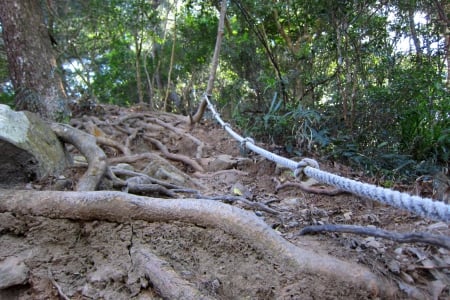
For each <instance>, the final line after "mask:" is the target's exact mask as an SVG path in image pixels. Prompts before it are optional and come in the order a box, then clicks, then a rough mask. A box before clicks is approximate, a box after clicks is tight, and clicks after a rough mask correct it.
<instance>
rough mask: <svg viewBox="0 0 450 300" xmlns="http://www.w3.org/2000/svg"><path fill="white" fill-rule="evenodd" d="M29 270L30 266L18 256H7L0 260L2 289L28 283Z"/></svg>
mask: <svg viewBox="0 0 450 300" xmlns="http://www.w3.org/2000/svg"><path fill="white" fill-rule="evenodd" d="M28 272H29V269H28V267H27V266H26V265H25V263H24V262H23V261H22V260H21V259H19V258H18V257H15V256H10V257H8V258H6V259H5V260H4V261H2V262H0V290H1V289H6V288H8V287H11V286H15V285H20V284H24V283H26V282H27V281H28Z"/></svg>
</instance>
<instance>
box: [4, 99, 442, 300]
mask: <svg viewBox="0 0 450 300" xmlns="http://www.w3.org/2000/svg"><path fill="white" fill-rule="evenodd" d="M83 115H84V117H83ZM179 124H181V119H179V117H177V116H173V115H170V114H155V113H149V112H146V111H144V110H142V109H141V108H133V109H123V108H121V109H119V108H116V107H105V108H102V109H101V111H94V110H93V111H92V112H91V113H87V114H86V113H84V114H83V113H81V114H80V115H79V116H78V117H77V118H76V119H74V120H73V121H72V125H73V126H75V127H77V128H80V129H82V130H85V131H88V132H90V133H91V134H93V135H95V136H96V137H99V138H100V140H101V138H102V137H104V138H107V139H110V140H114V141H117V142H118V143H119V144H120V145H123V146H125V147H126V148H127V149H128V150H129V153H126V155H125V154H124V153H122V152H123V149H121V148H120V147H119V146H117V145H112V144H109V145H107V143H106V142H105V143H100V142H99V144H102V148H103V149H104V151H105V152H106V153H107V154H108V157H109V158H110V161H109V162H110V165H112V166H117V165H118V164H120V165H119V166H120V168H121V169H122V170H128V171H130V172H137V173H140V174H143V173H145V174H147V175H148V176H151V177H152V178H158V179H159V180H161V181H164V182H170V184H173V185H176V186H177V187H183V188H184V190H180V189H178V190H177V189H176V188H168V192H167V190H156V191H155V190H150V189H144V190H141V191H140V194H143V195H147V196H157V197H161V198H171V197H172V196H176V197H193V196H196V197H198V196H199V195H202V196H204V198H207V199H209V200H205V201H224V200H225V201H224V202H226V203H229V205H233V206H237V207H240V208H242V209H245V210H248V211H251V212H253V213H254V214H255V215H256V216H258V217H259V218H261V219H263V220H264V221H265V222H266V223H267V224H269V225H270V226H271V227H272V228H273V229H275V230H276V231H277V232H278V233H279V235H280V236H282V237H284V238H285V239H287V240H288V241H290V242H291V243H293V244H295V245H298V246H301V247H302V248H308V249H312V250H314V252H317V253H319V254H320V253H323V254H324V255H325V254H326V255H331V256H334V257H337V258H339V259H342V260H344V261H348V262H351V263H355V264H359V265H363V266H367V267H368V268H369V269H370V270H372V271H373V272H374V273H375V274H377V275H379V276H380V277H382V278H385V279H386V280H387V281H388V282H391V283H393V284H394V285H395V286H396V287H397V288H398V289H399V291H398V292H397V293H396V295H395V298H396V299H411V298H417V299H449V298H450V276H449V274H450V270H449V267H450V252H449V249H445V248H443V247H437V246H433V245H429V244H425V243H398V242H394V241H391V240H388V239H381V238H376V237H372V236H366V235H356V234H349V233H336V232H329V233H318V234H312V235H300V234H299V232H300V230H301V229H302V228H305V227H306V226H310V225H320V224H352V225H362V226H372V227H376V228H380V229H385V230H390V231H395V232H398V233H412V232H425V233H429V234H435V235H444V236H447V237H448V236H449V234H450V229H449V224H448V223H444V222H437V221H432V220H427V219H423V218H421V217H418V216H415V215H413V214H411V213H408V212H405V211H401V210H398V209H395V208H392V207H387V206H384V205H381V204H379V203H375V202H372V201H371V200H368V199H361V198H359V197H357V196H354V195H351V194H347V193H336V191H335V190H334V188H333V187H329V186H323V185H321V184H320V183H317V182H311V181H310V182H309V183H307V184H306V185H303V186H300V187H299V186H295V185H290V184H288V183H296V184H298V183H299V182H298V181H297V179H295V178H294V177H293V176H292V174H291V172H289V171H287V170H285V169H283V168H280V167H277V166H276V165H275V164H274V163H273V162H270V161H267V160H266V159H263V158H261V157H259V156H256V155H254V154H251V153H244V152H243V151H242V149H240V145H239V144H237V143H236V142H235V141H233V140H232V139H231V138H230V137H229V136H228V135H227V134H226V132H224V131H223V130H222V129H221V128H220V127H219V126H218V125H217V124H215V123H214V122H213V121H212V120H206V121H203V122H202V123H201V124H197V125H196V126H195V127H193V128H191V129H190V130H185V129H183V128H182V127H181V126H180V125H179ZM130 137H132V138H130ZM158 141H159V144H158ZM161 146H162V147H161ZM262 146H264V147H265V148H267V149H269V150H275V147H273V146H271V145H262ZM69 149H70V151H71V153H72V154H73V155H74V157H75V158H76V159H75V162H76V164H75V166H74V167H73V168H71V169H69V170H67V171H66V173H65V176H60V177H57V178H48V179H47V180H45V181H43V182H32V183H28V184H26V185H24V186H18V187H16V188H18V189H19V188H25V189H34V190H52V189H56V190H71V189H72V188H73V187H74V185H75V183H76V181H77V178H78V177H79V176H80V175H81V174H83V172H84V170H85V168H84V166H85V164H84V162H83V158H82V157H80V156H79V154H78V153H77V151H76V150H75V149H73V148H69ZM140 153H151V154H152V155H153V156H151V155H147V156H141V157H136V156H133V155H136V154H140ZM164 153H166V154H164ZM167 154H169V155H167ZM199 154H200V155H199ZM281 154H282V153H281ZM177 155H178V156H177ZM199 156H200V157H199ZM124 157H128V159H124ZM130 157H132V158H133V159H131V158H130ZM196 157H197V159H195V158H196ZM185 159H187V160H185ZM316 159H317V158H316ZM318 160H319V163H320V166H321V168H322V169H324V170H327V171H329V172H332V173H334V174H337V175H341V176H345V177H347V178H352V179H356V180H361V181H366V182H376V181H377V180H376V179H373V178H365V177H364V176H362V174H360V173H358V172H354V171H352V170H351V169H350V168H348V167H345V166H343V165H341V164H339V163H336V162H330V161H321V160H320V159H318ZM168 162H170V163H168ZM193 162H194V163H193ZM195 162H198V163H199V165H196V164H195ZM123 172H124V171H123ZM123 172H122V173H120V172H119V171H117V173H116V175H117V176H118V177H121V178H122V179H123V178H125V177H126V174H125V175H124V173H123ZM305 186H306V187H307V188H309V190H310V191H312V192H306V191H305V188H304V187H305ZM147 187H148V186H147ZM302 187H303V188H302ZM100 188H102V189H113V183H111V181H110V180H107V179H105V180H104V181H103V182H102V185H101V186H100ZM115 188H116V189H117V187H115ZM396 188H397V189H401V190H404V191H408V192H411V193H414V192H416V191H417V189H415V187H414V186H412V185H411V186H397V187H396ZM119 189H120V188H119ZM122 190H124V187H122ZM323 190H325V191H331V192H330V193H329V195H327V194H324V193H321V192H320V191H323ZM125 191H126V190H125ZM420 191H422V190H420ZM128 192H130V191H128ZM217 199H221V200H217ZM132 249H137V250H136V251H140V250H139V249H141V250H142V249H146V251H151V253H152V254H154V255H156V256H157V257H158V258H161V259H162V260H164V262H163V263H164V264H168V265H170V267H171V268H172V269H173V270H174V271H175V272H176V273H177V274H179V275H180V276H181V277H182V278H183V279H184V280H186V281H188V282H190V283H192V284H193V285H194V286H195V287H196V288H197V289H198V290H199V291H201V293H202V294H203V295H205V296H206V297H210V298H212V299H376V298H377V295H374V294H370V293H368V292H367V291H364V290H358V289H356V288H355V287H353V286H351V285H345V284H342V282H334V281H333V280H330V279H329V278H324V277H323V276H322V275H320V274H302V273H298V272H295V270H292V269H289V268H285V267H284V266H280V265H278V264H277V263H275V260H274V258H273V257H268V256H267V255H266V254H264V253H262V252H261V251H259V250H258V249H255V248H253V247H252V246H251V245H249V244H248V243H246V241H245V240H241V239H238V238H236V237H235V236H232V235H230V234H228V233H225V232H224V231H222V230H220V229H217V228H205V227H203V226H197V225H195V224H187V223H185V222H181V221H180V222H172V223H159V222H146V221H130V222H124V223H116V222H106V221H80V220H71V219H58V218H46V217H38V216H31V215H17V214H13V213H8V212H5V213H1V214H0V261H1V263H0V269H1V268H5V267H8V268H13V269H15V270H16V272H15V273H14V274H15V276H17V279H15V280H16V281H15V284H10V285H9V286H8V287H7V288H4V289H1V290H0V299H61V298H63V299H159V298H160V296H159V295H160V294H159V291H158V290H156V289H155V288H154V287H153V283H152V282H151V281H149V280H148V278H146V277H145V276H143V274H142V272H141V271H140V269H139V265H138V264H139V263H138V264H137V263H136V262H135V261H132V259H131V256H130V251H134V250H132ZM11 274H12V273H11ZM0 284H2V282H1V281H0ZM3 287H4V286H3Z"/></svg>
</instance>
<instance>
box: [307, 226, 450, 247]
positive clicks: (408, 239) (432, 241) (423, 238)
mask: <svg viewBox="0 0 450 300" xmlns="http://www.w3.org/2000/svg"><path fill="white" fill-rule="evenodd" d="M324 231H325V232H346V233H354V234H359V235H369V236H376V237H381V238H384V239H388V240H392V241H395V242H399V243H425V244H429V245H434V246H437V247H442V248H445V249H448V250H450V238H449V237H448V236H444V235H433V234H428V233H425V232H415V233H404V234H403V233H398V232H392V231H387V230H383V229H379V228H372V227H364V226H356V225H334V224H326V225H313V226H307V227H305V228H303V229H302V230H300V232H299V235H305V234H310V233H317V232H324Z"/></svg>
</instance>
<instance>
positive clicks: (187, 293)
mask: <svg viewBox="0 0 450 300" xmlns="http://www.w3.org/2000/svg"><path fill="white" fill-rule="evenodd" d="M130 255H131V259H132V261H133V265H134V267H135V268H136V269H140V270H141V272H142V273H144V274H145V276H146V277H147V278H148V279H149V281H150V282H151V283H152V284H153V286H154V287H155V288H156V289H157V290H158V292H159V294H160V295H161V296H162V297H163V298H164V299H186V300H197V299H198V300H207V299H212V298H209V297H207V296H205V295H203V294H201V293H200V291H198V290H197V289H196V288H195V287H194V286H193V285H192V284H191V283H189V282H187V281H186V280H184V279H182V278H181V277H180V276H179V275H178V274H177V273H175V271H174V270H173V269H172V268H170V266H169V264H168V263H167V262H165V261H164V260H162V259H160V258H159V257H157V256H156V255H154V254H153V253H151V252H148V251H146V250H145V249H143V248H140V247H137V246H133V247H132V248H131V250H130Z"/></svg>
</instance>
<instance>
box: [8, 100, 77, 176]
mask: <svg viewBox="0 0 450 300" xmlns="http://www.w3.org/2000/svg"><path fill="white" fill-rule="evenodd" d="M0 149H2V155H1V156H0V182H2V183H3V184H17V183H24V182H29V181H32V180H36V179H38V180H39V179H42V178H44V177H46V176H48V175H59V174H61V172H62V171H63V170H64V168H65V167H66V166H67V164H68V159H67V156H66V153H65V152H64V148H63V146H62V144H61V143H60V141H59V140H58V138H57V137H56V135H55V134H54V133H53V131H52V130H51V129H50V127H49V126H48V125H47V124H46V123H45V122H44V121H42V120H41V119H40V118H39V117H38V116H37V115H36V114H33V113H30V112H16V111H13V110H12V109H11V108H10V107H9V106H7V105H3V104H0Z"/></svg>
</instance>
